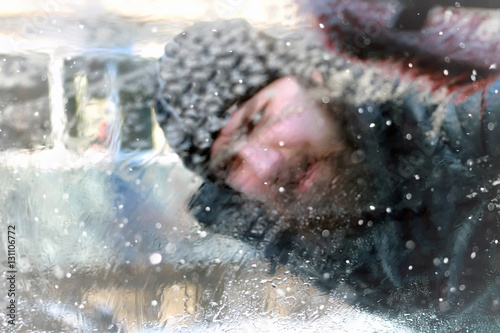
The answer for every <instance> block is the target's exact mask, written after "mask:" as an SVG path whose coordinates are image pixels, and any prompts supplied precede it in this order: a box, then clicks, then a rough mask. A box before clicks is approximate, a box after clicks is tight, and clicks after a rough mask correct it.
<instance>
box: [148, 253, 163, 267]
mask: <svg viewBox="0 0 500 333" xmlns="http://www.w3.org/2000/svg"><path fill="white" fill-rule="evenodd" d="M161 260H162V256H161V254H159V253H157V252H155V253H152V254H151V255H150V256H149V262H150V263H151V264H152V265H158V264H159V263H161Z"/></svg>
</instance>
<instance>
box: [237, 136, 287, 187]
mask: <svg viewBox="0 0 500 333" xmlns="http://www.w3.org/2000/svg"><path fill="white" fill-rule="evenodd" d="M239 156H240V158H241V159H242V160H243V161H244V163H246V164H247V165H248V166H249V167H250V168H251V169H252V170H253V171H254V173H255V175H256V176H257V177H258V178H259V179H260V180H261V181H263V182H267V181H269V182H270V181H273V179H274V178H275V177H276V176H277V174H278V172H279V170H280V166H281V164H282V163H283V156H282V155H281V154H280V153H279V152H278V151H277V150H275V149H273V148H269V147H265V146H260V145H255V144H247V145H245V146H243V147H242V148H241V150H240V152H239Z"/></svg>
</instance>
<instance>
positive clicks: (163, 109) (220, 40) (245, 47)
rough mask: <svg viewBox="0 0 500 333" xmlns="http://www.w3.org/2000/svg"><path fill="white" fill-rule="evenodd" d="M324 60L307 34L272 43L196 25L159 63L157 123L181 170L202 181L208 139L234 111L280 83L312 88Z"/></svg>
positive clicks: (238, 30) (249, 31)
mask: <svg viewBox="0 0 500 333" xmlns="http://www.w3.org/2000/svg"><path fill="white" fill-rule="evenodd" d="M306 36H307V37H306ZM331 58H332V54H331V53H330V52H328V51H327V50H326V49H325V48H324V46H323V45H322V43H321V42H320V41H319V39H317V38H311V35H307V34H299V33H296V34H294V35H291V36H289V37H287V38H274V37H272V36H270V35H267V34H265V33H263V32H259V31H257V30H256V29H254V28H252V27H251V26H250V25H249V24H248V23H247V22H246V21H244V20H241V19H238V20H229V21H222V20H220V21H214V22H200V23H196V24H194V25H192V26H191V27H189V28H187V29H186V30H185V31H184V32H182V33H181V34H179V35H177V36H176V37H175V38H174V39H173V40H172V41H170V42H169V43H168V44H167V45H166V46H165V54H164V55H163V57H162V58H161V59H160V61H159V70H158V77H157V79H158V82H157V87H158V88H157V91H156V112H157V119H158V122H159V124H160V126H161V127H162V129H163V131H164V133H165V136H166V139H167V142H168V144H169V145H170V147H171V148H172V149H173V150H174V151H175V152H176V153H177V154H179V156H180V157H181V159H182V160H183V162H184V164H185V166H186V167H188V168H189V169H191V170H193V171H195V172H197V173H198V174H200V175H202V176H207V174H208V161H209V158H210V147H211V145H212V143H213V140H214V139H215V138H216V136H217V134H218V133H219V131H220V130H221V129H222V128H223V127H224V126H225V125H226V123H227V121H228V119H229V117H230V116H231V114H232V113H233V112H234V111H235V110H236V107H237V106H238V105H240V104H241V103H243V102H244V101H246V100H248V99H249V98H250V97H252V96H253V95H254V94H255V93H257V92H258V91H259V90H261V89H262V88H264V87H266V86H267V85H269V84H270V83H271V82H273V81H275V80H276V79H278V78H280V77H284V76H288V75H292V76H295V77H296V78H297V79H298V80H299V82H303V83H305V84H306V85H307V84H314V81H313V80H312V74H313V72H314V71H315V70H317V71H319V72H320V73H321V74H322V75H323V76H327V72H328V70H329V68H330V67H331V61H332V59H331Z"/></svg>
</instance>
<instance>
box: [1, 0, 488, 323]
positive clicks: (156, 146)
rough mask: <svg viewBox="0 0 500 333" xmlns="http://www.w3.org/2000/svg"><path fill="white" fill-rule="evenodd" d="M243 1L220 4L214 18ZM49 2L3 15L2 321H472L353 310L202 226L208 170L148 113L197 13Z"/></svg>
mask: <svg viewBox="0 0 500 333" xmlns="http://www.w3.org/2000/svg"><path fill="white" fill-rule="evenodd" d="M97 4H98V3H96V4H95V5H97ZM244 5H245V2H244V1H243V2H237V1H219V2H217V1H214V4H213V7H210V6H208V8H212V9H211V11H210V13H212V14H210V15H212V16H210V18H213V17H220V16H223V15H221V14H220V13H221V11H223V12H224V13H227V12H229V14H231V15H233V16H238V14H241V13H242V12H243V11H244V8H243V7H241V8H240V6H244ZM47 6H48V7H47ZM47 6H44V7H43V11H40V13H41V14H37V15H32V14H31V13H29V14H26V15H24V14H22V15H11V16H5V17H0V26H1V28H0V33H1V39H0V42H1V43H0V46H1V47H2V48H0V130H1V131H0V150H1V151H0V161H1V163H0V213H1V215H0V227H1V229H0V236H1V237H2V240H1V242H0V244H2V246H1V247H0V262H1V268H2V273H1V274H2V275H1V279H2V281H1V282H0V287H1V290H0V292H2V295H1V296H2V298H3V299H5V303H3V302H2V306H3V309H2V311H0V317H1V324H0V325H2V326H1V327H2V328H1V329H0V330H4V331H6V332H178V331H179V332H206V331H212V332H220V331H224V332H254V331H258V332H288V331H294V332H320V331H333V332H343V331H347V332H431V331H434V330H436V329H438V330H442V331H447V330H448V328H449V327H453V328H454V329H458V330H464V331H466V330H467V329H468V327H467V323H460V324H456V323H455V322H454V321H453V320H451V321H450V322H451V323H452V324H448V322H447V321H446V320H441V319H436V318H435V317H434V316H433V315H432V314H428V313H426V312H425V311H424V312H419V313H417V312H415V313H402V314H400V315H398V316H396V317H390V318H389V317H388V316H387V315H386V314H385V313H383V311H380V312H378V311H375V312H373V311H372V312H368V311H365V310H363V309H362V308H360V307H356V306H352V305H348V303H349V298H350V297H352V293H353V291H352V290H351V289H350V288H349V287H348V286H346V285H341V286H340V287H339V288H337V289H336V290H335V292H325V291H324V290H322V289H318V288H317V287H316V285H315V281H314V279H313V278H308V277H307V276H303V275H302V276H301V275H297V274H294V273H293V272H291V271H290V269H289V268H288V267H286V266H279V265H278V266H277V267H272V264H271V263H270V262H269V260H267V259H266V258H264V254H263V253H262V251H261V250H259V249H255V248H254V247H252V246H251V245H249V244H247V243H245V242H241V241H239V240H236V239H234V238H233V237H230V236H227V235H222V234H219V233H215V232H212V231H211V230H210V229H206V228H204V227H202V226H201V225H200V224H199V223H198V222H197V221H196V220H195V219H194V218H193V216H192V215H191V214H190V212H188V210H187V208H186V202H187V201H188V200H189V198H190V197H191V196H192V195H193V193H195V191H196V190H197V189H198V187H199V186H200V184H201V182H202V181H201V179H200V178H199V177H198V176H196V175H194V174H193V173H191V172H190V171H188V170H186V169H185V168H184V167H183V166H182V163H181V162H180V159H179V158H178V156H177V155H176V154H174V153H173V152H172V151H171V150H170V148H168V146H165V138H164V136H163V133H162V131H161V129H160V128H159V127H158V124H157V122H156V121H155V117H154V110H153V105H154V101H153V94H154V89H155V82H156V81H155V80H156V75H157V74H156V71H157V59H158V58H159V57H160V56H161V54H162V53H163V46H164V44H165V43H166V42H167V41H168V40H170V39H171V38H172V37H173V36H174V35H175V34H177V33H179V32H180V31H181V30H182V29H183V28H184V27H185V26H186V23H188V22H186V21H182V20H180V19H177V18H176V19H172V21H169V22H165V21H161V20H158V19H151V20H147V19H146V20H143V19H135V18H131V17H123V16H119V15H116V16H112V17H106V15H105V14H106V13H107V11H106V10H103V11H102V12H99V11H98V13H101V14H100V16H99V18H96V19H90V18H89V17H85V15H75V13H74V12H73V13H70V14H64V15H63V14H59V13H57V14H56V13H52V12H50V11H49V12H47V11H45V10H47V9H46V8H52V7H50V4H49V3H47ZM35 8H38V7H36V6H35ZM82 8H83V7H82ZM213 8H216V9H213ZM38 9H39V8H38ZM94 10H97V9H94ZM101 10H102V9H101ZM289 10H290V9H289V7H286V9H285V10H283V11H284V12H285V13H288V11H289ZM214 13H215V14H214ZM265 13H266V14H267V15H270V14H269V13H271V11H270V10H267V11H265ZM90 14H93V12H89V15H90ZM231 15H229V16H231ZM287 15H289V14H287ZM285 16H286V15H285ZM190 20H193V19H190ZM260 24H261V26H262V27H264V28H266V29H269V30H273V31H278V32H279V33H280V34H281V33H282V31H283V30H284V31H287V32H288V31H290V30H293V27H292V28H291V27H285V28H283V27H279V26H277V25H276V22H274V21H272V20H270V22H266V24H262V22H261V23H260ZM41 31H43V33H41ZM413 162H415V160H410V162H409V164H411V165H415V163H417V162H415V163H413ZM411 165H410V166H411ZM9 245H12V246H10V247H9ZM408 246H410V247H411V244H410V245H408ZM12 257H14V258H15V260H12ZM12 265H13V266H12ZM273 270H275V272H274V273H273V274H270V272H271V271H273ZM12 277H14V278H12ZM9 290H10V291H9ZM10 292H13V293H14V294H12V295H11V296H10V295H9V293H10ZM11 299H15V320H14V321H13V323H14V324H13V325H12V324H11V323H10V322H9V321H10V320H13V318H12V317H9V313H13V312H12V311H11V310H10V309H9V302H10V300H11ZM3 304H5V306H4V305H3ZM6 309H7V310H6ZM474 324H476V323H474ZM495 325H496V323H493V322H491V323H490V322H484V323H480V324H479V326H474V327H475V328H476V329H477V327H479V328H480V329H483V330H484V331H485V332H487V331H489V330H490V329H494V328H495V327H496V326H495ZM471 327H473V326H471Z"/></svg>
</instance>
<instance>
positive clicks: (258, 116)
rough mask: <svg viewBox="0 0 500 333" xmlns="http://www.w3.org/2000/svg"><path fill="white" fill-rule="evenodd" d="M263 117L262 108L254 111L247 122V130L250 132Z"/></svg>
mask: <svg viewBox="0 0 500 333" xmlns="http://www.w3.org/2000/svg"><path fill="white" fill-rule="evenodd" d="M263 117H264V108H262V109H260V110H259V111H258V112H255V113H254V114H253V116H252V118H251V119H250V123H249V124H248V132H251V131H252V130H253V129H254V128H255V126H257V125H258V124H259V123H260V122H261V121H262V118H263Z"/></svg>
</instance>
